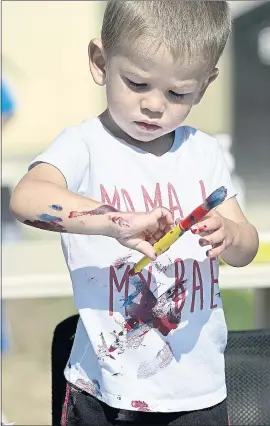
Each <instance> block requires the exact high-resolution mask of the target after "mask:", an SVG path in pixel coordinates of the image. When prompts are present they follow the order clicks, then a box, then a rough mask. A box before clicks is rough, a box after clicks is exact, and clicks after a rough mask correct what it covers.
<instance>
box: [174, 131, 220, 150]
mask: <svg viewBox="0 0 270 426" xmlns="http://www.w3.org/2000/svg"><path fill="white" fill-rule="evenodd" d="M182 129H183V132H184V138H185V140H187V141H189V142H190V143H191V144H196V145H197V144H198V145H199V146H200V147H201V148H202V149H204V150H207V149H209V148H213V147H215V146H217V145H218V142H217V139H216V138H215V137H214V136H212V135H210V134H209V133H206V132H203V131H202V130H200V129H197V128H195V127H192V126H182Z"/></svg>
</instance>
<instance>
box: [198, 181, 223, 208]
mask: <svg viewBox="0 0 270 426" xmlns="http://www.w3.org/2000/svg"><path fill="white" fill-rule="evenodd" d="M226 197H227V189H226V188H225V186H221V187H220V188H218V189H216V190H215V191H214V192H212V194H210V195H209V197H207V198H206V200H205V202H204V206H205V208H206V209H207V210H208V211H209V210H211V209H214V208H215V207H217V206H219V204H221V203H223V201H224V200H225V198H226Z"/></svg>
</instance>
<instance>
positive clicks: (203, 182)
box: [32, 118, 235, 412]
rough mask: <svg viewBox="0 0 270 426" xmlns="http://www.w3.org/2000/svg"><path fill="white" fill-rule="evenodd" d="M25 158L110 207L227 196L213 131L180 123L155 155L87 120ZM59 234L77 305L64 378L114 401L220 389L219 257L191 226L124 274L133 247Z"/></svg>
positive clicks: (213, 394) (149, 406)
mask: <svg viewBox="0 0 270 426" xmlns="http://www.w3.org/2000/svg"><path fill="white" fill-rule="evenodd" d="M36 162H46V163H50V164H52V165H53V166H55V167H56V168H57V169H59V170H60V171H61V173H62V174H63V175H64V177H65V179H66V181H67V186H68V189H69V190H70V191H73V192H75V193H77V194H81V195H84V196H86V197H89V198H93V199H95V200H98V201H100V202H102V203H104V204H111V205H113V206H114V207H116V208H117V209H119V210H121V211H136V212H142V211H150V210H152V209H153V208H155V207H157V206H165V207H167V208H169V209H170V210H171V211H172V213H173V214H174V218H175V219H176V218H178V217H180V218H183V217H185V216H187V215H188V214H189V213H190V212H191V211H192V210H193V209H194V208H195V207H197V206H198V205H200V204H201V203H202V202H203V200H204V199H205V197H206V196H208V195H209V194H210V193H211V192H213V191H214V190H215V189H217V188H218V187H219V186H221V185H224V186H225V187H226V188H227V190H228V196H227V198H230V197H233V196H235V190H234V188H233V186H232V183H231V180H230V176H229V173H228V170H227V167H226V162H225V160H224V158H223V155H222V152H221V150H220V148H219V146H218V143H217V142H216V140H215V139H214V138H212V137H210V136H208V135H206V134H204V133H202V132H201V131H199V130H196V129H193V128H191V127H187V126H184V127H180V128H178V129H176V131H175V140H174V143H173V146H172V148H171V149H170V151H168V152H167V153H166V154H164V155H162V156H161V157H156V156H155V155H153V154H150V153H147V152H144V151H142V150H141V149H139V148H136V147H133V146H130V145H128V144H127V143H126V142H124V141H123V140H119V139H116V138H115V137H114V136H113V135H112V134H110V133H109V132H108V131H107V130H106V129H105V128H104V127H103V126H102V124H101V123H100V121H99V119H98V118H94V119H91V120H88V121H86V122H84V123H83V124H81V125H79V126H75V127H71V128H68V129H66V130H65V131H63V132H62V133H61V134H60V135H59V136H58V137H57V139H56V140H55V141H54V143H53V144H52V145H51V146H49V148H48V149H47V150H46V151H45V152H43V153H42V154H41V155H39V156H38V157H37V158H36V159H35V160H34V161H33V163H32V166H33V164H34V163H36ZM58 202H59V200H53V199H52V203H58ZM75 209H76V207H75ZM73 210H74V209H73ZM61 238H62V247H63V252H64V256H65V259H66V262H67V266H68V268H69V271H70V276H71V279H72V283H73V290H74V297H75V304H76V307H77V309H78V311H79V313H80V321H79V324H78V328H77V332H76V336H75V340H74V345H73V349H72V353H71V356H70V359H69V362H68V365H67V367H66V369H65V377H66V379H67V380H68V381H70V382H71V383H73V384H75V385H76V386H78V387H79V388H81V389H83V390H85V391H86V392H89V393H90V394H92V395H94V396H95V397H97V398H99V399H101V400H102V401H104V402H105V403H107V404H108V405H110V406H113V407H116V408H122V409H126V410H139V411H155V412H173V411H175V412H177V411H178V412H179V411H190V410H197V409H202V408H206V407H210V406H213V405H215V404H217V403H219V402H221V401H222V400H224V399H225V397H226V386H225V375H224V356H223V353H224V349H225V346H226V341H227V327H226V323H225V319H224V313H223V308H222V301H221V298H220V290H219V285H218V269H219V266H218V261H217V259H212V260H210V259H208V258H207V257H206V250H207V248H205V247H204V248H202V247H200V246H199V244H198V239H199V237H198V236H197V235H193V234H192V233H191V232H190V231H189V232H187V233H186V234H185V235H184V236H183V237H181V238H180V239H179V240H178V241H177V242H176V243H175V244H174V245H172V246H171V248H170V249H169V250H168V251H167V252H166V253H164V254H163V255H161V256H160V257H158V259H157V261H156V262H153V263H152V264H151V265H149V266H148V267H147V268H145V269H144V270H143V271H142V273H140V274H139V275H137V276H135V277H129V275H128V271H129V269H130V268H131V267H132V266H133V265H134V262H136V261H138V260H139V259H140V258H141V255H140V254H139V253H138V252H136V251H132V250H129V249H127V248H125V247H123V246H122V245H120V244H119V243H118V242H117V241H116V240H114V239H112V238H108V237H104V236H96V235H94V236H88V235H77V234H64V233H63V234H62V235H61Z"/></svg>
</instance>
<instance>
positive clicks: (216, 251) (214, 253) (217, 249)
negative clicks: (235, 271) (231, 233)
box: [206, 242, 225, 258]
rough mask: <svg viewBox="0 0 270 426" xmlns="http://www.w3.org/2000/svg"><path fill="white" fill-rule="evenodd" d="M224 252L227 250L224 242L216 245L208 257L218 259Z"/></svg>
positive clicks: (209, 251) (207, 253)
mask: <svg viewBox="0 0 270 426" xmlns="http://www.w3.org/2000/svg"><path fill="white" fill-rule="evenodd" d="M223 250H225V244H224V242H223V243H220V244H216V245H215V246H214V247H212V248H211V249H210V250H207V252H206V255H207V257H209V258H213V257H217V256H219V255H220V254H221V253H222V252H223Z"/></svg>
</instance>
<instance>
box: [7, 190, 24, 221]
mask: <svg viewBox="0 0 270 426" xmlns="http://www.w3.org/2000/svg"><path fill="white" fill-rule="evenodd" d="M24 204H25V197H24V196H23V188H21V187H18V186H17V187H16V188H15V189H14V191H13V193H12V194H11V198H10V202H9V211H10V213H11V214H12V215H13V216H14V217H15V218H16V219H17V220H19V221H20V222H23V221H24V220H25V217H24V211H25V206H24Z"/></svg>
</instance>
